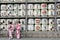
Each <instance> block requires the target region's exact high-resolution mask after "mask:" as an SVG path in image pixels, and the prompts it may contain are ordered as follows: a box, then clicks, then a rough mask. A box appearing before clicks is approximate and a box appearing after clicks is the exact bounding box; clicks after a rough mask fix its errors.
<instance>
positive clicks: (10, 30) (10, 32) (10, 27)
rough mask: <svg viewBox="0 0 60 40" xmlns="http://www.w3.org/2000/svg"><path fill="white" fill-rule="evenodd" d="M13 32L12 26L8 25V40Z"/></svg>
mask: <svg viewBox="0 0 60 40" xmlns="http://www.w3.org/2000/svg"><path fill="white" fill-rule="evenodd" d="M13 31H14V26H13V25H12V24H10V25H9V28H8V32H9V38H13V36H12V34H13Z"/></svg>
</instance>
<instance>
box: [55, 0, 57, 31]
mask: <svg viewBox="0 0 60 40" xmlns="http://www.w3.org/2000/svg"><path fill="white" fill-rule="evenodd" d="M56 9H57V7H56V1H55V31H57V12H56Z"/></svg>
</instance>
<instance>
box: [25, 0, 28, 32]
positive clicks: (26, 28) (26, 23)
mask: <svg viewBox="0 0 60 40" xmlns="http://www.w3.org/2000/svg"><path fill="white" fill-rule="evenodd" d="M25 11H26V26H25V27H26V32H27V27H28V26H27V21H28V20H27V0H26V10H25Z"/></svg>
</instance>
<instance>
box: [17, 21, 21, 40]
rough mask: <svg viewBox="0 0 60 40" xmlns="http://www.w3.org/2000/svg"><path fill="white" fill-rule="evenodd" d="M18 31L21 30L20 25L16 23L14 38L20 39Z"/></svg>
mask: <svg viewBox="0 0 60 40" xmlns="http://www.w3.org/2000/svg"><path fill="white" fill-rule="evenodd" d="M20 30H21V25H20V21H18V23H17V24H16V37H17V39H19V38H20Z"/></svg>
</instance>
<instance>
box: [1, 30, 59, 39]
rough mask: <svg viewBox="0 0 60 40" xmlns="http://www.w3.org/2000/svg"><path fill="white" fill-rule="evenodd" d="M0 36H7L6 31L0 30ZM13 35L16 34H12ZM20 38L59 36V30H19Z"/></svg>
mask: <svg viewBox="0 0 60 40" xmlns="http://www.w3.org/2000/svg"><path fill="white" fill-rule="evenodd" d="M0 37H8V32H7V31H0ZM14 37H16V35H15V34H14ZM21 37H22V38H60V32H57V31H56V32H55V31H27V32H21Z"/></svg>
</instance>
